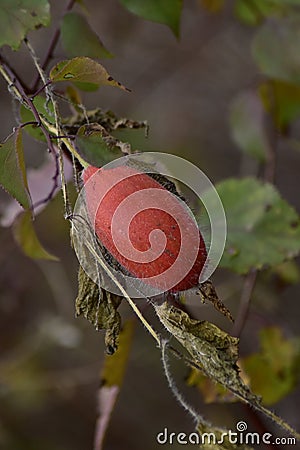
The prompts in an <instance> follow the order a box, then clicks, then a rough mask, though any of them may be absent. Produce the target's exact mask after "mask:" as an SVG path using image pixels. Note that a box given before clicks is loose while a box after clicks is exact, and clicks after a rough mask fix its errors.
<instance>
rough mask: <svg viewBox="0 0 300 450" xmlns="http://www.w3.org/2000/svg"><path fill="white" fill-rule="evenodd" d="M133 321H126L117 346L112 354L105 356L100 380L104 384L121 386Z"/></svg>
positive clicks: (129, 346)
mask: <svg viewBox="0 0 300 450" xmlns="http://www.w3.org/2000/svg"><path fill="white" fill-rule="evenodd" d="M133 330H134V322H133V321H127V322H125V324H124V327H123V330H122V331H121V333H120V335H119V347H118V350H117V351H116V352H115V353H114V354H113V355H107V356H105V361H104V366H103V370H102V382H103V385H104V386H108V387H110V386H119V387H120V386H121V384H122V381H123V378H124V374H125V369H126V365H127V360H128V355H129V351H130V348H131V342H132V336H133Z"/></svg>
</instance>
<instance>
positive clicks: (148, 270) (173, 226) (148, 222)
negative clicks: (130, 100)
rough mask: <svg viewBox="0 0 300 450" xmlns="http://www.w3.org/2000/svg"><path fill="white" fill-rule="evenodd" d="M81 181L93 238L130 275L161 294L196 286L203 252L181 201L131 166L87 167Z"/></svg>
mask: <svg viewBox="0 0 300 450" xmlns="http://www.w3.org/2000/svg"><path fill="white" fill-rule="evenodd" d="M83 181H84V188H85V201H86V204H87V209H88V213H89V216H90V219H91V224H92V226H93V228H94V230H95V233H96V235H97V236H98V238H99V240H100V241H101V243H102V244H103V245H104V246H105V247H106V249H107V250H108V251H109V252H110V254H111V255H112V256H113V257H114V258H115V259H116V260H117V261H118V262H119V263H120V264H121V265H122V266H123V267H124V268H125V269H126V270H127V271H128V272H129V273H130V274H131V275H132V276H134V277H136V278H138V279H142V280H143V282H144V283H147V284H148V285H150V286H153V287H156V288H158V289H160V290H161V291H170V292H178V291H183V290H187V289H190V288H192V287H196V286H198V280H199V276H200V273H201V270H202V268H203V266H204V264H205V262H206V257H207V254H206V249H205V244H204V241H203V238H202V235H201V233H200V231H199V229H198V227H197V225H196V223H195V221H194V219H193V218H192V216H191V214H190V212H189V210H188V208H187V207H186V205H185V204H184V202H183V201H181V200H180V199H179V198H178V197H177V196H176V195H174V194H172V193H171V192H169V191H168V190H167V189H165V188H164V187H163V186H162V185H161V184H159V183H158V182H157V181H155V179H153V178H152V177H151V176H149V175H147V174H146V173H144V172H139V171H138V170H137V169H135V168H132V167H129V166H119V167H115V168H112V169H98V168H96V167H92V166H89V167H87V168H86V169H85V170H84V172H83Z"/></svg>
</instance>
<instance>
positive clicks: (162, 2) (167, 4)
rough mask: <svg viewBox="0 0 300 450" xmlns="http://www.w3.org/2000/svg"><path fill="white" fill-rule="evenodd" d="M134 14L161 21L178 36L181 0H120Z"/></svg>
mask: <svg viewBox="0 0 300 450" xmlns="http://www.w3.org/2000/svg"><path fill="white" fill-rule="evenodd" d="M120 2H121V3H122V5H123V6H125V8H127V9H128V10H129V11H131V12H132V13H134V14H137V15H138V16H140V17H143V18H144V19H147V20H152V21H153V22H158V23H163V24H165V25H168V27H170V28H171V30H172V31H173V33H174V34H175V36H177V37H178V36H179V25H180V16H181V9H182V0H143V1H142V2H141V1H140V0H120Z"/></svg>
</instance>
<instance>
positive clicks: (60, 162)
mask: <svg viewBox="0 0 300 450" xmlns="http://www.w3.org/2000/svg"><path fill="white" fill-rule="evenodd" d="M24 42H25V45H26V46H27V48H28V50H29V53H30V55H31V57H32V60H33V62H34V65H35V67H36V69H37V71H38V73H39V76H40V78H41V80H42V82H43V84H44V87H45V90H46V95H47V98H48V99H49V101H51V103H52V106H53V110H54V119H55V128H56V133H55V134H56V135H57V136H60V135H62V130H61V126H60V115H59V110H58V104H57V102H56V100H55V99H54V96H53V92H52V85H51V83H49V80H47V78H46V75H45V73H44V70H43V68H42V67H41V66H40V63H39V60H38V57H37V55H36V53H35V51H34V48H33V47H32V46H31V44H30V42H29V41H28V39H24ZM57 146H58V168H59V174H60V180H61V189H62V193H63V199H64V206H65V217H69V216H70V214H71V204H70V201H69V195H68V191H67V184H66V179H65V172H64V160H63V148H62V141H61V140H60V139H59V140H58V142H57Z"/></svg>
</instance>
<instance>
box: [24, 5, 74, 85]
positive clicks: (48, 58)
mask: <svg viewBox="0 0 300 450" xmlns="http://www.w3.org/2000/svg"><path fill="white" fill-rule="evenodd" d="M75 1H76V0H70V1H69V3H68V4H67V5H66V8H65V12H64V14H65V13H66V12H68V11H70V10H71V9H72V8H73V6H74V4H75ZM59 36H60V25H59V26H58V27H57V28H56V30H55V32H54V34H53V37H52V40H51V42H50V45H49V48H48V51H47V53H46V55H45V59H44V61H43V63H42V65H41V69H42V71H44V70H45V69H46V68H47V66H48V64H49V62H50V61H51V59H52V57H53V52H54V50H55V47H56V45H57V43H58V39H59ZM39 81H40V76H39V74H38V75H37V77H36V79H35V80H34V83H33V86H32V92H35V91H36V90H37V87H38V84H39Z"/></svg>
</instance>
